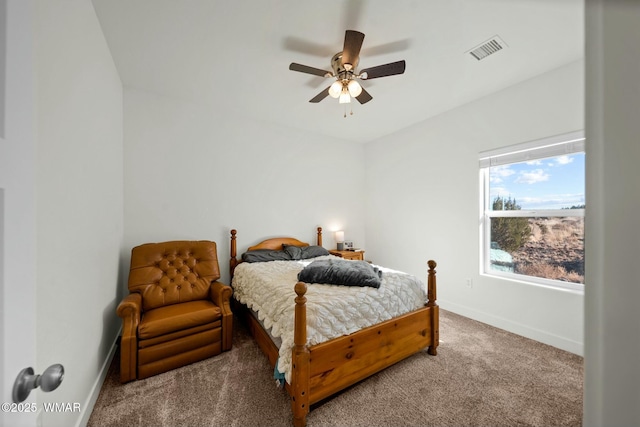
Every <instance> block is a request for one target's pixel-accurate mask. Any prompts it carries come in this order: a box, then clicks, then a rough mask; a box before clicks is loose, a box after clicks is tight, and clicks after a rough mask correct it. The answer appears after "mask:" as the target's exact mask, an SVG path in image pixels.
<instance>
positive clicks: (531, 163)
mask: <svg viewBox="0 0 640 427" xmlns="http://www.w3.org/2000/svg"><path fill="white" fill-rule="evenodd" d="M525 164H527V165H529V166H542V161H541V160H530V161H528V162H525Z"/></svg>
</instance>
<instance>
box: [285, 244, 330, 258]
mask: <svg viewBox="0 0 640 427" xmlns="http://www.w3.org/2000/svg"><path fill="white" fill-rule="evenodd" d="M282 248H283V250H284V251H285V252H286V253H288V254H289V255H290V256H291V259H293V260H298V259H309V258H315V257H318V256H323V255H329V251H328V250H326V249H325V248H323V247H322V246H293V245H282Z"/></svg>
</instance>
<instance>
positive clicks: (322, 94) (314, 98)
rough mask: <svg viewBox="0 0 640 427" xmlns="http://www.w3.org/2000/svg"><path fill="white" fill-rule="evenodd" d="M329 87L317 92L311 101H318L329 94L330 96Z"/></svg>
mask: <svg viewBox="0 0 640 427" xmlns="http://www.w3.org/2000/svg"><path fill="white" fill-rule="evenodd" d="M329 87H331V86H329ZM329 87H328V88H326V89H325V90H323V91H322V92H320V93H319V94H317V95H316V96H314V97H313V98H311V99H310V100H309V102H313V103H318V102H320V101H322V100H323V99H325V98H326V97H327V96H329Z"/></svg>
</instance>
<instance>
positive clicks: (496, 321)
mask: <svg viewBox="0 0 640 427" xmlns="http://www.w3.org/2000/svg"><path fill="white" fill-rule="evenodd" d="M438 305H439V306H440V307H441V308H442V309H443V310H447V311H451V312H453V313H456V314H459V315H461V316H465V317H468V318H470V319H473V320H477V321H479V322H482V323H486V324H488V325H491V326H494V327H496V328H500V329H504V330H505V331H508V332H511V333H514V334H517V335H521V336H523V337H526V338H529V339H532V340H535V341H539V342H541V343H544V344H547V345H550V346H552V347H557V348H559V349H561V350H565V351H568V352H570V353H573V354H577V355H579V356H583V355H584V343H581V342H578V341H574V340H570V339H568V338H565V337H561V336H559V335H554V334H551V333H549V332H546V331H542V330H539V329H535V328H532V327H530V326H527V325H524V324H522V323H518V322H514V321H512V320H509V319H505V318H503V317H499V316H495V315H493V314H491V313H486V312H483V311H479V310H476V309H474V308H470V307H466V306H464V305H460V304H456V303H452V302H448V301H443V300H438Z"/></svg>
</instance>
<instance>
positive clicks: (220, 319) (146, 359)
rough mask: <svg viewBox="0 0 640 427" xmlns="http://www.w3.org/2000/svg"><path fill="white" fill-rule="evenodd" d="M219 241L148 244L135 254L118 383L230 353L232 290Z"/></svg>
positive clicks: (121, 311)
mask: <svg viewBox="0 0 640 427" xmlns="http://www.w3.org/2000/svg"><path fill="white" fill-rule="evenodd" d="M219 278H220V269H219V266H218V255H217V249H216V244H215V242H210V241H174V242H164V243H147V244H144V245H140V246H136V247H135V248H133V249H132V251H131V269H130V271H129V292H130V293H129V295H128V296H127V297H125V298H124V299H123V300H122V302H121V303H120V305H118V309H117V313H118V316H120V317H121V318H122V340H121V342H120V381H121V382H127V381H131V380H135V379H136V378H137V379H142V378H147V377H150V376H152V375H156V374H159V373H161V372H166V371H169V370H171V369H175V368H178V367H180V366H184V365H187V364H189V363H193V362H197V361H199V360H203V359H206V358H208V357H211V356H215V355H217V354H220V353H221V352H223V351H226V350H230V349H231V340H232V327H233V315H232V313H231V307H230V302H229V301H230V298H231V293H232V290H231V287H230V286H227V285H225V284H223V283H221V282H218V281H217V280H218V279H219Z"/></svg>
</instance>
